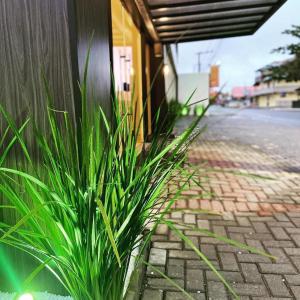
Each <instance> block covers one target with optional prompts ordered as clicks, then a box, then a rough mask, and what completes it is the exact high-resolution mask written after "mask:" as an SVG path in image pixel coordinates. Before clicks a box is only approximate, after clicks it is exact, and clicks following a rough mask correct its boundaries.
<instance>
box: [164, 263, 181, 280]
mask: <svg viewBox="0 0 300 300" xmlns="http://www.w3.org/2000/svg"><path fill="white" fill-rule="evenodd" d="M167 274H168V276H169V277H170V278H181V279H183V278H184V266H183V265H182V266H181V265H177V266H174V265H171V266H168V273H167Z"/></svg>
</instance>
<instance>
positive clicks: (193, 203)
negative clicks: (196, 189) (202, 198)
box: [188, 199, 200, 209]
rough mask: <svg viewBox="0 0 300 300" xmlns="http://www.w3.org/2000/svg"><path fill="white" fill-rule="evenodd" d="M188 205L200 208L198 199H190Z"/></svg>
mask: <svg viewBox="0 0 300 300" xmlns="http://www.w3.org/2000/svg"><path fill="white" fill-rule="evenodd" d="M188 205H189V208H190V209H199V208H200V203H199V200H198V199H189V201H188Z"/></svg>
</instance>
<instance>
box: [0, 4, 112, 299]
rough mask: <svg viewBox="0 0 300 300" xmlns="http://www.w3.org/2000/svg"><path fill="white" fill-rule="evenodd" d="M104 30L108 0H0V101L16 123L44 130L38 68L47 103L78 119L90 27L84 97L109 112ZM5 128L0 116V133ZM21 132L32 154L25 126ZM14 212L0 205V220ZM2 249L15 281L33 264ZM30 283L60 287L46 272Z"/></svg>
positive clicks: (1, 281)
mask: <svg viewBox="0 0 300 300" xmlns="http://www.w3.org/2000/svg"><path fill="white" fill-rule="evenodd" d="M110 30H111V26H110V0H89V1H86V0H0V71H1V73H0V103H1V104H2V105H3V106H4V107H5V109H6V110H7V111H8V112H9V113H10V114H12V116H13V118H14V119H15V120H16V121H17V123H18V124H21V123H22V122H23V121H24V120H25V119H26V118H27V116H29V115H30V116H31V117H32V118H33V119H35V120H36V121H37V123H38V124H39V125H40V126H42V127H43V128H45V130H46V129H47V128H46V122H45V116H46V107H47V100H46V97H45V87H44V83H43V76H42V74H44V75H45V78H46V79H47V81H48V83H49V87H50V90H51V92H52V93H53V107H54V108H55V109H57V110H65V111H68V112H69V114H70V115H71V116H72V118H73V120H74V121H75V122H78V118H79V117H80V98H79V89H78V82H79V81H80V80H82V74H83V69H84V63H85V60H86V54H87V49H88V47H89V41H90V39H91V36H92V33H93V39H92V45H91V57H90V63H89V74H88V85H89V95H90V98H89V101H90V102H89V103H90V106H91V107H92V106H93V105H94V104H101V105H102V106H103V107H104V110H105V111H106V112H107V114H110V106H111V99H110V82H111V75H110V67H111V66H110V57H111V47H110V45H111V41H110V39H111V35H110ZM5 128H6V124H5V121H4V119H3V117H2V116H0V137H1V135H2V134H3V132H4V130H5ZM25 137H26V140H27V144H28V145H29V146H30V149H31V152H32V153H33V155H34V157H36V158H37V159H38V152H37V151H36V148H35V147H34V146H33V145H34V141H33V138H32V130H31V129H29V130H27V132H26V134H25ZM0 150H1V149H0ZM19 153H21V151H17V150H15V151H14V152H13V153H12V156H11V157H10V160H11V161H13V163H14V164H16V165H20V164H22V161H21V160H20V158H19V157H18V154H19ZM20 168H23V167H20ZM0 198H1V195H0ZM0 203H1V199H0ZM18 218H19V217H16V216H15V215H14V214H12V213H10V212H8V213H3V211H1V210H0V220H1V221H3V219H4V221H6V222H11V223H15V222H16V220H17V219H18ZM7 250H8V249H7ZM6 254H7V255H8V254H9V255H8V256H7V259H6V263H7V264H8V263H9V261H11V263H12V269H13V271H14V272H15V273H16V275H17V277H19V280H20V281H22V279H24V278H25V277H26V274H27V275H28V274H30V272H31V271H32V270H33V269H34V263H33V262H32V261H31V260H30V259H28V258H26V259H24V258H23V256H22V255H20V253H13V251H12V250H11V249H9V250H8V251H6ZM0 255H1V253H0ZM1 272H2V273H1ZM5 275H6V273H5V270H4V269H3V268H2V265H1V260H0V290H15V289H16V287H14V286H13V285H12V283H11V281H10V280H6V279H5ZM33 289H35V290H48V291H52V292H56V293H62V290H61V288H60V287H59V285H58V283H57V280H54V279H53V277H52V276H51V275H50V274H49V273H47V274H43V275H42V276H39V280H37V281H35V285H34V287H33Z"/></svg>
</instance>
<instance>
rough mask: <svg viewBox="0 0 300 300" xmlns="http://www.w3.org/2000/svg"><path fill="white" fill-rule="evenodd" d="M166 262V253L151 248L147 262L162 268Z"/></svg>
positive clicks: (162, 250)
mask: <svg viewBox="0 0 300 300" xmlns="http://www.w3.org/2000/svg"><path fill="white" fill-rule="evenodd" d="M166 260H167V251H166V250H164V249H156V248H151V250H150V255H149V262H150V264H152V265H158V266H164V265H165V264H166Z"/></svg>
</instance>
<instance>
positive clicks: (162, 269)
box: [146, 266, 166, 277]
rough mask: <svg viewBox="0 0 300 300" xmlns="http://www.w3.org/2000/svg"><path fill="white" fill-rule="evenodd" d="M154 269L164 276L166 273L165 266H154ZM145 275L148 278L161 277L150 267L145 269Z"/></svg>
mask: <svg viewBox="0 0 300 300" xmlns="http://www.w3.org/2000/svg"><path fill="white" fill-rule="evenodd" d="M155 268H156V269H158V270H159V271H160V272H162V273H163V274H165V272H166V268H165V266H155ZM146 274H147V276H149V277H162V276H161V275H160V274H159V273H158V272H156V271H154V270H153V268H151V267H150V266H148V267H147V272H146Z"/></svg>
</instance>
